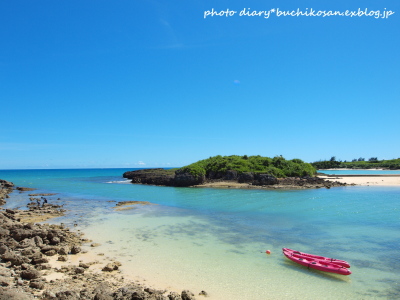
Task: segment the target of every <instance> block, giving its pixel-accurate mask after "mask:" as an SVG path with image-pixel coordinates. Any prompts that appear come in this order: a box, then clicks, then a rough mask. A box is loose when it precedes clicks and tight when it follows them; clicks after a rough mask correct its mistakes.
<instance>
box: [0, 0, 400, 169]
mask: <svg viewBox="0 0 400 300" xmlns="http://www.w3.org/2000/svg"><path fill="white" fill-rule="evenodd" d="M321 2H322V1H306V0H297V1H283V0H281V1H252V0H248V1H243V0H241V1H236V0H230V1H223V0H222V1H221V0H220V1H208V0H203V1H196V0H191V1H187V0H185V1H183V0H181V1H170V0H162V1H161V0H150V1H132V0H129V1H122V0H121V1H110V0H108V1H105V0H85V1H81V0H80V1H75V0H68V1H66V0H57V1H54V0H51V1H50V0H49V1H43V0H35V1H31V0H29V1H28V0H26V1H18V0H16V1H1V3H0V41H1V47H0V101H1V111H2V114H1V118H0V125H1V128H2V130H1V131H0V169H7V168H17V169H18V168H81V167H132V168H134V167H155V166H159V167H168V166H182V165H186V164H189V163H191V162H194V161H197V160H199V159H204V158H207V157H209V156H214V155H232V154H237V155H244V154H247V155H258V154H259V155H263V156H271V157H273V156H275V155H283V156H284V157H286V158H288V159H291V158H301V159H303V160H305V161H309V162H312V161H316V160H319V159H329V158H330V157H331V156H336V157H337V158H338V159H342V160H351V159H353V158H358V157H360V156H362V157H365V158H369V157H375V156H376V157H378V158H379V159H381V158H387V159H391V158H398V157H400V155H399V151H398V149H400V141H399V138H398V136H399V129H400V122H399V117H398V112H399V111H400V105H399V102H400V101H399V100H400V55H399V53H400V2H399V1H395V0H392V1H384V0H383V1H368V0H364V1H341V0H340V1H323V2H322V3H321ZM212 8H214V9H215V10H216V11H222V10H226V9H228V8H229V9H230V10H234V11H237V13H236V14H235V15H234V16H232V17H225V16H214V17H207V18H204V12H205V11H207V10H211V9H212ZM244 8H246V9H250V11H269V10H270V9H274V8H275V9H276V8H279V9H280V10H281V11H285V10H297V8H300V9H301V10H302V11H306V9H308V10H310V8H313V9H315V10H334V11H336V10H337V11H346V10H355V11H357V9H358V8H361V9H362V10H365V9H367V10H368V12H370V11H376V10H380V11H382V12H383V11H388V10H391V11H394V12H395V14H393V15H392V16H390V17H388V18H379V19H377V18H374V17H366V16H363V17H340V16H332V17H325V18H323V17H307V16H302V17H282V16H281V17H277V16H276V15H275V16H274V15H272V16H270V18H268V19H267V18H264V17H262V16H261V17H258V16H253V17H249V16H239V12H240V11H241V10H242V9H244Z"/></svg>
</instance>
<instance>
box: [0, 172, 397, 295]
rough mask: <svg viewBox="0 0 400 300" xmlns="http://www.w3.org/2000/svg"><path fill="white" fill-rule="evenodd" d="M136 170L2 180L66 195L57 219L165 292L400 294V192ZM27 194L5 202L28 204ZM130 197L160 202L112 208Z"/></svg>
mask: <svg viewBox="0 0 400 300" xmlns="http://www.w3.org/2000/svg"><path fill="white" fill-rule="evenodd" d="M128 170H132V169H79V170H78V169H77V170H0V179H5V180H8V181H11V182H14V184H15V185H16V186H23V187H33V188H37V189H38V190H36V191H34V192H32V193H57V195H54V196H49V197H47V198H48V199H49V202H50V203H53V204H63V205H64V208H65V209H67V210H68V211H67V215H66V216H63V217H60V218H56V219H52V220H51V221H50V222H52V223H61V222H62V223H65V224H67V225H70V226H72V224H76V225H77V226H76V227H73V228H74V229H75V230H81V231H83V232H84V233H85V235H86V237H88V238H91V239H93V240H94V242H97V243H100V244H101V246H99V247H96V248H93V249H91V251H95V252H98V253H106V254H107V255H109V256H110V257H111V258H115V259H117V260H119V261H120V262H122V264H123V266H122V270H123V271H124V272H125V273H127V274H128V275H129V276H131V277H132V278H134V279H136V280H139V281H145V282H146V283H147V284H149V285H154V286H157V287H159V288H167V289H173V290H182V289H189V290H191V291H192V292H195V293H198V292H200V291H201V290H204V291H206V292H207V293H208V294H209V296H210V297H209V299H230V300H235V299H254V300H257V299H378V298H381V299H399V298H400V256H399V253H400V187H377V186H367V187H360V186H349V187H336V188H331V189H310V190H281V191H279V190H237V189H212V188H174V187H159V186H145V185H133V184H130V183H129V181H127V180H125V179H124V178H122V174H123V173H124V172H125V171H128ZM28 193H29V192H28ZM28 193H27V192H25V193H19V192H17V191H16V192H14V193H13V194H12V195H11V198H10V199H8V202H7V204H6V205H5V206H4V207H6V208H7V207H9V208H17V207H23V206H24V205H26V203H27V201H28V200H27V197H26V195H27V194H28ZM58 199H59V200H58ZM130 200H137V201H149V202H151V203H152V205H138V206H135V208H134V209H131V210H123V211H115V210H114V207H115V205H116V202H118V201H130ZM283 247H287V248H291V249H296V250H300V251H303V252H309V253H314V254H319V255H323V256H328V257H334V258H338V259H344V260H347V261H349V262H350V263H351V271H352V274H351V275H349V276H342V275H337V274H331V273H324V272H321V271H316V270H312V269H310V270H309V269H307V268H306V267H303V266H300V265H298V264H295V263H293V262H291V261H289V260H288V259H287V258H285V257H284V256H283V255H282V251H281V248H283ZM266 250H270V251H271V254H270V255H267V254H266V253H265V251H266Z"/></svg>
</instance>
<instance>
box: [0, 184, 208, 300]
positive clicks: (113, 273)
mask: <svg viewBox="0 0 400 300" xmlns="http://www.w3.org/2000/svg"><path fill="white" fill-rule="evenodd" d="M14 188H15V187H14V185H13V184H12V183H11V182H7V181H4V180H0V201H1V203H2V204H1V205H4V204H5V203H6V199H8V198H9V196H8V194H10V193H11V192H12V191H13V189H14ZM15 189H17V188H15ZM18 190H20V191H24V190H25V191H26V190H31V189H18ZM35 196H41V198H33V197H34V196H32V197H31V198H30V200H31V201H30V203H29V205H28V209H27V210H20V209H3V208H0V224H1V226H0V257H1V262H0V299H10V300H13V299H15V300H25V299H45V300H53V299H61V300H81V299H82V300H89V299H90V300H127V299H136V300H142V299H143V300H144V299H146V300H149V299H154V300H156V299H157V300H192V299H195V297H194V294H193V293H191V292H190V291H188V290H184V291H182V292H181V293H176V292H168V291H166V290H156V289H153V288H149V287H145V286H143V285H141V284H139V283H137V282H132V281H128V280H126V279H124V277H123V276H122V275H121V274H120V272H119V268H120V266H121V264H120V263H119V262H117V261H112V260H110V261H109V262H106V263H105V264H104V265H101V264H100V262H99V261H98V260H96V259H93V260H92V261H88V262H84V261H83V260H79V259H80V255H84V254H82V253H83V252H84V251H83V250H82V248H81V246H82V244H84V243H91V242H92V241H90V240H87V239H85V238H83V234H82V233H80V232H73V231H71V230H70V229H69V228H66V227H65V226H64V225H63V224H61V225H49V224H37V223H34V221H33V220H37V219H39V220H43V219H46V218H47V219H48V218H50V217H55V216H60V215H63V214H64V212H65V210H64V209H63V208H62V206H59V205H53V204H50V203H47V199H46V198H44V197H43V196H42V195H41V194H36V195H35ZM41 200H42V201H41ZM43 216H45V218H43ZM91 246H92V247H95V246H96V243H92V244H91ZM77 260H78V262H77V263H76V264H71V262H74V261H77ZM100 265H101V267H99V266H100ZM96 266H97V268H96ZM96 269H97V270H96ZM50 278H53V279H50ZM200 294H201V295H203V296H206V295H207V293H206V292H202V293H200Z"/></svg>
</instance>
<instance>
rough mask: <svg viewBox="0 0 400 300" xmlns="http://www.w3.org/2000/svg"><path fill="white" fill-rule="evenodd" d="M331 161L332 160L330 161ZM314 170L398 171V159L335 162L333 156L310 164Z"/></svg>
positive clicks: (361, 158) (399, 160)
mask: <svg viewBox="0 0 400 300" xmlns="http://www.w3.org/2000/svg"><path fill="white" fill-rule="evenodd" d="M332 159H333V160H332ZM311 164H312V165H313V166H314V168H316V169H333V168H347V169H376V168H378V169H380V168H383V169H390V170H398V169H400V158H397V159H390V160H378V158H377V157H371V158H370V159H368V160H365V158H363V157H360V158H355V159H353V160H352V161H351V162H347V161H336V158H335V157H334V156H333V157H332V158H331V159H330V160H323V161H316V162H313V163H311Z"/></svg>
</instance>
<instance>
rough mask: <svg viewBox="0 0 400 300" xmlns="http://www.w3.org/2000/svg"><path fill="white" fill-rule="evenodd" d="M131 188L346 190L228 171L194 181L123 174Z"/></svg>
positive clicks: (161, 174) (186, 176) (164, 174)
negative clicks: (139, 185)
mask: <svg viewBox="0 0 400 300" xmlns="http://www.w3.org/2000/svg"><path fill="white" fill-rule="evenodd" d="M123 177H124V178H127V179H130V180H131V182H132V183H135V184H149V185H161V186H175V187H215V188H218V187H219V188H221V187H222V188H242V189H249V188H253V189H310V188H328V189H329V188H331V187H337V186H346V185H347V184H346V183H342V182H339V181H332V180H328V179H323V178H320V177H318V176H315V177H310V176H307V177H286V178H276V177H274V176H271V175H269V174H260V173H253V172H245V173H241V174H239V173H238V172H236V171H233V170H228V171H226V172H224V173H211V174H208V175H207V176H202V177H196V176H193V175H192V174H190V173H175V172H173V171H171V170H165V169H159V168H158V169H143V170H137V171H128V172H125V173H124V174H123Z"/></svg>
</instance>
